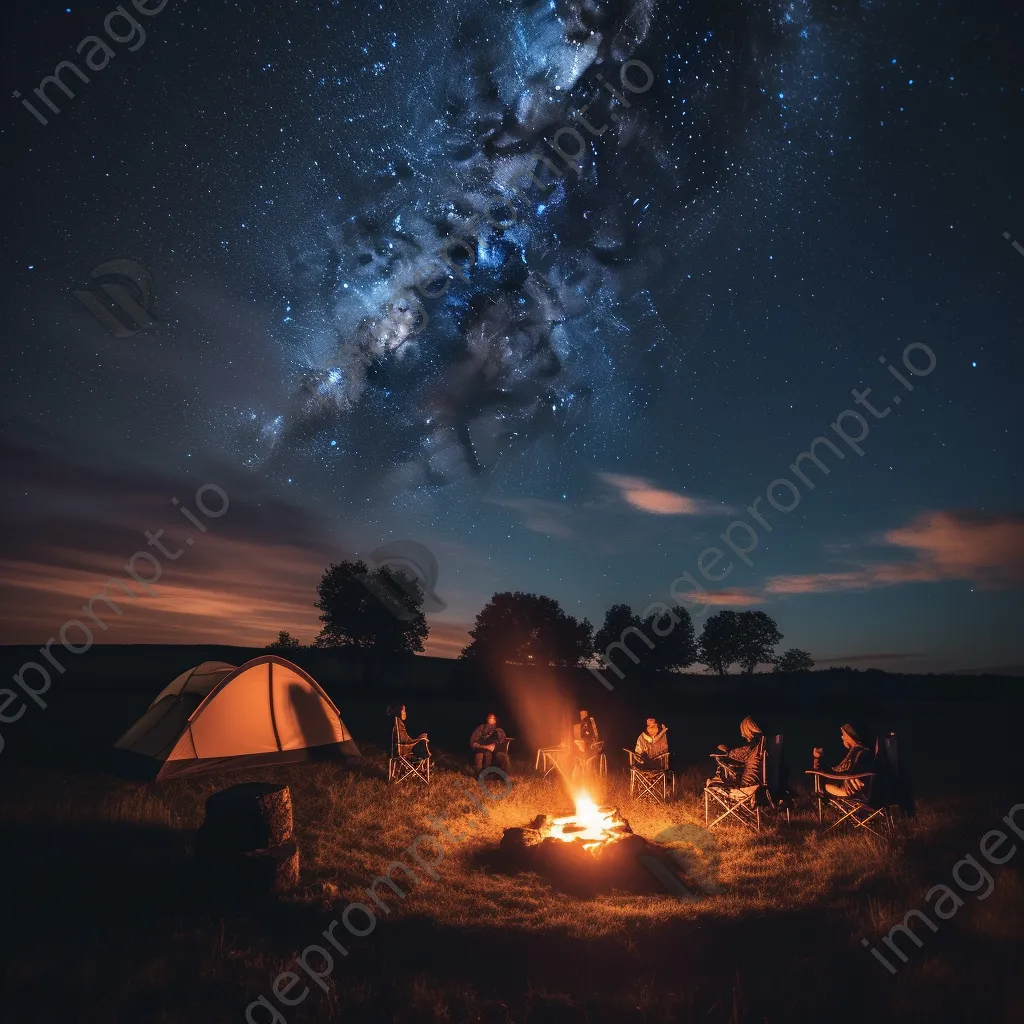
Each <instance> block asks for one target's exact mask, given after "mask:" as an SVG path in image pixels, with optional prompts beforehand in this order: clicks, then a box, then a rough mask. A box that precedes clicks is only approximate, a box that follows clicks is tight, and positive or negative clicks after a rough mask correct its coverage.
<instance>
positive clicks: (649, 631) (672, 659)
mask: <svg viewBox="0 0 1024 1024" xmlns="http://www.w3.org/2000/svg"><path fill="white" fill-rule="evenodd" d="M662 607H663V608H664V611H662V612H654V613H652V614H650V615H648V616H647V618H646V619H644V622H643V630H644V633H645V634H646V635H647V636H649V637H651V639H652V640H654V649H653V650H651V651H650V652H649V653H648V654H646V655H644V656H643V658H644V663H645V664H647V665H649V666H650V667H651V668H654V669H658V670H661V671H667V672H672V671H674V670H675V671H678V670H679V669H684V668H689V667H690V666H691V665H692V664H693V663H694V662H695V661H696V660H697V641H696V638H695V637H694V634H693V620H692V619H691V618H690V613H689V612H688V611H687V610H686V609H685V608H684V607H683V606H682V605H675V606H674V607H672V608H666V607H665V606H664V605H662Z"/></svg>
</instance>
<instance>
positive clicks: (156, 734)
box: [114, 654, 359, 779]
mask: <svg viewBox="0 0 1024 1024" xmlns="http://www.w3.org/2000/svg"><path fill="white" fill-rule="evenodd" d="M114 747H115V750H116V751H117V752H118V754H119V756H120V758H121V760H122V763H123V764H126V765H127V764H130V763H133V765H134V767H137V768H143V769H144V770H145V772H146V774H148V775H150V776H152V775H153V774H155V775H156V778H158V779H169V778H174V777H176V776H179V775H196V774H200V773H203V772H212V771H225V770H229V769H233V768H253V767H256V766H259V765H270V764H282V763H286V762H289V761H306V760H319V759H323V758H327V757H330V756H331V755H334V754H345V755H349V756H358V755H359V748H358V747H357V746H356V745H355V742H354V741H353V740H352V735H351V733H350V732H349V731H348V729H346V728H345V723H344V722H342V720H341V715H340V714H339V713H338V709H337V708H336V707H335V706H334V703H333V702H332V701H331V699H330V697H328V696H327V694H326V693H324V691H323V690H322V689H321V688H320V686H319V684H318V683H317V682H316V680H315V679H314V678H313V677H312V676H311V675H309V674H308V673H307V672H305V671H303V670H302V669H301V668H299V666H298V665H293V664H292V663H291V662H290V661H286V660H285V659H284V658H279V657H278V656H277V655H274V654H267V655H263V656H261V657H259V658H254V659H253V660H252V661H247V662H246V663H245V664H244V665H241V666H239V667H238V668H236V667H235V666H234V665H228V664H226V663H225V662H222V661H205V662H203V663H202V664H201V665H197V666H196V667H195V668H191V669H188V670H187V671H186V672H182V673H181V675H179V676H178V677H177V678H175V679H174V680H173V681H172V682H171V683H169V684H168V685H167V686H166V687H164V689H163V690H161V691H160V693H159V694H158V695H157V697H156V699H155V700H154V701H153V702H152V704H150V706H149V707H148V708H147V709H146V712H145V713H144V714H143V716H142V717H141V718H140V719H139V720H138V721H137V722H136V723H135V724H134V725H133V726H132V727H131V728H130V729H129V730H128V731H127V732H126V733H125V734H124V735H123V736H122V737H121V738H120V739H119V740H118V741H117V743H116V744H114Z"/></svg>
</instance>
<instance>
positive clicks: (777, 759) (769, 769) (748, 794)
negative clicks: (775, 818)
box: [704, 735, 790, 832]
mask: <svg viewBox="0 0 1024 1024" xmlns="http://www.w3.org/2000/svg"><path fill="white" fill-rule="evenodd" d="M759 746H760V750H759V751H758V754H757V758H758V781H757V782H756V783H755V784H753V785H750V786H740V785H732V784H730V783H729V782H728V781H726V780H724V779H718V778H715V779H708V781H707V782H706V783H705V784H704V824H705V825H706V826H707V827H708V828H709V829H711V828H714V827H715V826H716V825H718V824H719V823H721V822H723V821H725V820H726V819H727V818H729V817H730V816H731V817H733V818H735V819H736V821H738V822H739V823H740V824H742V825H746V827H747V828H749V829H751V831H753V832H760V831H761V811H762V810H763V809H769V808H770V809H773V810H778V811H781V810H785V812H786V821H787V822H788V821H789V820H790V806H789V801H788V799H786V796H785V793H784V785H783V781H782V736H781V735H778V736H762V737H761V739H760V742H759ZM711 757H712V759H713V760H714V761H715V762H716V764H717V765H718V766H719V767H722V768H726V765H725V762H726V761H727V760H728V755H726V754H718V753H716V754H712V755H711ZM715 804H717V806H716V807H714V810H715V811H719V812H720V813H719V814H718V817H717V818H714V819H712V817H711V812H712V807H713V805H715Z"/></svg>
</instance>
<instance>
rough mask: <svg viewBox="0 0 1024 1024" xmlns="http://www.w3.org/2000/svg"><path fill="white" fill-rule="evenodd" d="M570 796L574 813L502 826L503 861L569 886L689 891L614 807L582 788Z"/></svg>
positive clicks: (670, 863) (658, 852)
mask: <svg viewBox="0 0 1024 1024" xmlns="http://www.w3.org/2000/svg"><path fill="white" fill-rule="evenodd" d="M574 802H575V804H576V810H575V812H574V813H573V814H566V815H559V816H551V815H547V814H540V815H538V816H537V817H536V818H535V819H534V820H533V822H531V824H530V825H527V826H524V827H521V828H507V829H505V833H504V835H503V836H502V839H501V847H500V849H499V853H500V855H501V859H502V860H503V861H504V864H505V867H506V868H507V869H508V870H510V871H533V872H536V873H537V874H540V875H544V876H546V877H548V878H550V879H552V880H553V881H555V882H557V883H559V884H560V885H561V887H563V888H567V889H573V890H580V889H583V890H592V891H597V890H601V889H605V890H608V889H624V890H627V891H629V892H657V891H664V890H665V889H666V888H670V889H674V890H675V894H676V895H681V894H682V893H688V890H686V889H685V887H684V886H683V884H682V883H681V882H680V881H679V876H678V869H677V866H676V864H675V862H674V861H672V860H671V859H670V858H669V857H667V856H666V855H665V853H664V852H663V851H662V850H661V848H660V847H657V846H655V845H654V844H653V843H650V842H648V841H647V840H646V839H644V838H643V837H642V836H638V835H636V834H635V833H634V832H633V830H632V829H631V828H630V827H629V822H628V821H626V819H625V818H623V817H622V815H621V814H620V813H619V812H618V810H617V809H616V808H614V807H599V806H598V805H597V803H595V801H594V800H593V799H592V798H591V796H590V795H589V794H588V793H586V792H584V791H580V792H578V793H576V794H575V797H574Z"/></svg>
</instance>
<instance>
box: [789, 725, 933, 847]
mask: <svg viewBox="0 0 1024 1024" xmlns="http://www.w3.org/2000/svg"><path fill="white" fill-rule="evenodd" d="M807 774H808V775H811V776H813V777H814V795H815V796H816V797H817V799H818V822H819V823H824V820H825V810H826V808H828V807H831V808H833V809H834V810H835V811H836V813H837V814H838V817H837V818H836V820H835V821H834V822H832V824H831V825H829V827H828V828H827V829H825V831H826V832H831V831H832V829H834V828H835V827H836V826H837V825H841V824H842V823H843V822H844V821H849V822H852V823H853V825H854V827H855V828H866V829H867V830H868V831H869V832H872V833H874V834H875V835H876V836H880V835H882V833H881V832H879V831H878V830H877V829H876V828H874V827H872V825H871V822H873V821H875V819H876V818H880V819H881V820H880V821H877V822H875V824H876V825H882V826H884V828H885V831H886V832H887V833H889V834H892V833H893V832H894V831H895V821H894V819H893V816H892V808H893V807H894V806H895V805H897V804H902V805H903V806H904V808H905V809H907V810H908V812H909V813H913V809H912V805H911V804H910V800H909V794H906V795H905V796H904V798H903V799H902V800H901V796H902V795H903V794H901V789H902V787H901V786H900V783H899V758H898V754H897V745H896V734H895V733H888V734H886V735H884V736H880V737H879V738H878V739H877V740H876V742H875V754H874V761H873V764H872V768H871V771H867V772H855V773H853V774H850V773H845V774H844V773H840V772H829V771H822V770H820V769H817V768H812V769H809V770H808V771H807ZM848 781H859V782H861V783H863V785H862V786H861V788H859V789H855V788H854V787H848V789H849V791H848V792H846V793H843V794H842V795H840V794H838V793H830V792H829V791H828V790H827V788H826V786H827V784H828V783H829V782H833V783H844V788H846V787H845V783H847V782H848ZM837 788H838V787H837Z"/></svg>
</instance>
